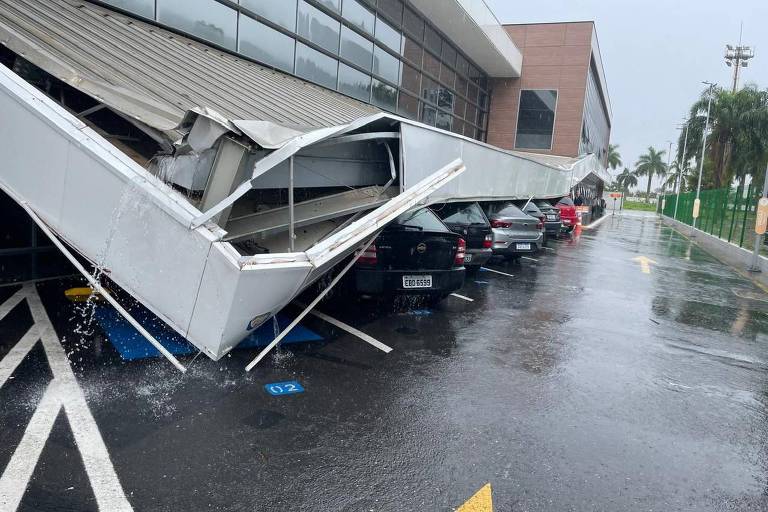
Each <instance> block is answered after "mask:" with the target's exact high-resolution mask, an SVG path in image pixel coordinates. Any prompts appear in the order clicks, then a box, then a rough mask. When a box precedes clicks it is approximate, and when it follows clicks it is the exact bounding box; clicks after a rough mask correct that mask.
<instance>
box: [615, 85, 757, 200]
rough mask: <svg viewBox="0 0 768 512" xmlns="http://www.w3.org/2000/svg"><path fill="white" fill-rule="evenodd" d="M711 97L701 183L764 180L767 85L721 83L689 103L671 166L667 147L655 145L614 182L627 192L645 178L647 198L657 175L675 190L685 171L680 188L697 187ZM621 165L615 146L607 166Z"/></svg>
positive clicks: (727, 184) (704, 185)
mask: <svg viewBox="0 0 768 512" xmlns="http://www.w3.org/2000/svg"><path fill="white" fill-rule="evenodd" d="M710 99H711V107H710V113H709V130H708V132H707V138H706V143H705V146H704V167H703V172H702V188H703V189H711V188H722V187H730V186H732V185H734V184H739V185H741V186H743V185H744V184H745V182H746V179H747V177H748V176H749V177H751V179H752V181H753V182H756V183H761V184H762V181H763V179H764V176H765V168H766V164H768V90H762V89H759V88H758V87H757V86H755V85H747V86H745V87H744V88H742V89H741V90H738V91H736V92H731V91H728V90H725V89H722V88H720V87H713V88H712V89H711V90H710V89H709V88H707V90H705V91H704V92H702V94H701V96H700V97H699V99H697V100H696V102H695V103H694V104H693V105H692V106H691V108H690V111H689V116H688V119H687V121H686V122H685V124H684V125H683V129H682V130H681V131H680V137H679V140H678V144H677V153H676V154H675V155H673V158H674V161H673V162H672V164H671V165H670V166H669V168H667V164H666V163H665V162H664V160H665V155H666V150H657V149H656V148H654V147H652V146H651V147H649V148H648V150H647V151H646V152H645V153H644V154H643V155H641V156H640V157H639V158H638V160H637V162H636V163H635V166H634V167H635V168H634V170H630V169H629V168H628V167H624V169H623V170H622V172H621V173H619V174H618V175H617V176H616V186H617V187H618V188H619V189H620V190H623V191H624V192H625V194H626V193H627V192H628V190H629V189H630V188H633V187H636V186H637V184H638V181H639V179H642V178H645V181H646V201H649V200H650V199H649V198H650V193H651V182H652V180H653V178H654V177H656V176H659V177H662V178H664V179H663V182H662V189H663V190H677V181H678V177H679V176H680V175H682V182H681V187H680V189H681V191H682V192H686V191H689V190H695V188H696V186H697V183H698V169H699V163H700V159H701V141H702V134H703V133H704V125H705V122H706V114H707V108H708V106H709V104H710ZM686 126H687V137H688V143H687V144H686V143H685V137H686ZM684 150H685V152H684ZM621 165H622V162H621V156H620V154H619V152H618V146H615V145H611V146H610V147H609V152H608V166H609V167H610V168H611V169H614V170H615V169H617V168H618V167H620V166H621Z"/></svg>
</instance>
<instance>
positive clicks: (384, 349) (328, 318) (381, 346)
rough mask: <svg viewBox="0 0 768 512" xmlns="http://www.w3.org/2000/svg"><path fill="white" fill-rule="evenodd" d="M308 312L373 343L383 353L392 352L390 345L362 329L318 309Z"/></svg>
mask: <svg viewBox="0 0 768 512" xmlns="http://www.w3.org/2000/svg"><path fill="white" fill-rule="evenodd" d="M310 313H311V314H313V315H315V316H316V317H317V318H320V319H321V320H325V321H326V322H328V323H329V324H333V325H335V326H336V327H338V328H339V329H344V330H345V331H347V332H348V333H350V334H352V335H354V336H357V337H358V338H360V339H361V340H363V341H365V342H367V343H370V344H371V345H373V346H374V347H376V348H377V349H379V350H381V351H382V352H384V353H385V354H389V353H390V352H392V347H390V346H388V345H385V344H383V343H382V342H380V341H379V340H377V339H376V338H373V337H371V336H368V335H367V334H365V333H364V332H363V331H360V330H358V329H355V328H354V327H352V326H351V325H349V324H345V323H344V322H342V321H341V320H336V319H335V318H333V317H332V316H328V315H326V314H325V313H321V312H320V311H315V310H312V311H310Z"/></svg>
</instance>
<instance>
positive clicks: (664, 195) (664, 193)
mask: <svg viewBox="0 0 768 512" xmlns="http://www.w3.org/2000/svg"><path fill="white" fill-rule="evenodd" d="M671 164H672V141H669V152H668V153H667V172H665V173H664V177H665V178H666V177H667V173H668V172H669V166H670V165H671ZM661 195H662V200H661V209H660V210H659V213H660V214H661V215H664V207H665V206H666V205H667V181H666V179H665V180H664V182H663V183H662V184H661Z"/></svg>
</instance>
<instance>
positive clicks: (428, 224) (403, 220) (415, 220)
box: [392, 208, 448, 231]
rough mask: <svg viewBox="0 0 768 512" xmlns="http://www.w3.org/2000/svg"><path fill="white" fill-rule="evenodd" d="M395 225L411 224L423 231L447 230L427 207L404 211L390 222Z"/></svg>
mask: <svg viewBox="0 0 768 512" xmlns="http://www.w3.org/2000/svg"><path fill="white" fill-rule="evenodd" d="M392 224H394V225H395V226H393V227H394V228H395V229H397V226H413V227H419V228H422V229H423V230H425V231H448V228H446V227H445V225H444V224H443V223H442V222H441V221H440V219H438V218H437V215H435V214H434V213H433V212H432V210H430V209H429V208H421V209H420V210H416V211H413V212H408V213H404V214H402V215H401V216H399V217H398V218H396V219H395V220H394V222H393V223H392Z"/></svg>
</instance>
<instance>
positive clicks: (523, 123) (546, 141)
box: [515, 90, 557, 149]
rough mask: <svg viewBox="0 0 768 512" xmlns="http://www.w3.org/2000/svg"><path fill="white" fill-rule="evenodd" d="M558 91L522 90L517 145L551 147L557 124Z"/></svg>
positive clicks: (536, 147)
mask: <svg viewBox="0 0 768 512" xmlns="http://www.w3.org/2000/svg"><path fill="white" fill-rule="evenodd" d="M556 104H557V91H532V90H524V91H520V109H519V111H518V115H517V136H516V137H515V147H516V148H521V149H550V148H551V147H552V130H553V129H554V125H555V107H556Z"/></svg>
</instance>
